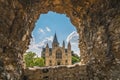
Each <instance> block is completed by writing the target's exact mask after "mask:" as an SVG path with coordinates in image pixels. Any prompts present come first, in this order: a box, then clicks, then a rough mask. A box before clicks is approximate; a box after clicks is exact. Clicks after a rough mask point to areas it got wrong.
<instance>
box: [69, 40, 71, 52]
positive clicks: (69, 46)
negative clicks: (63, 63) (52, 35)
mask: <svg viewBox="0 0 120 80" xmlns="http://www.w3.org/2000/svg"><path fill="white" fill-rule="evenodd" d="M68 50H71V44H70V42H69V43H68Z"/></svg>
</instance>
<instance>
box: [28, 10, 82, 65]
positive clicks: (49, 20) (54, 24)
mask: <svg viewBox="0 0 120 80" xmlns="http://www.w3.org/2000/svg"><path fill="white" fill-rule="evenodd" d="M54 34H56V36H54ZM54 37H56V39H57V41H56V39H55V40H54ZM78 39H79V34H78V33H77V31H76V28H75V27H74V26H73V25H72V23H71V21H70V19H69V18H68V17H66V15H65V14H59V13H55V12H52V11H49V12H48V13H47V14H41V15H40V17H39V18H38V20H37V21H36V23H35V28H34V29H33V31H32V38H31V42H30V45H29V49H28V50H27V53H30V51H31V52H33V53H35V54H36V56H38V57H42V58H43V59H44V62H45V65H46V66H48V65H50V66H51V65H52V64H53V62H54V60H52V58H53V54H54V52H53V51H54V47H59V48H61V49H62V50H63V51H60V50H57V51H56V53H55V56H56V59H62V57H63V58H65V60H64V61H61V62H62V63H63V62H64V64H65V65H67V64H70V62H67V59H68V58H67V57H70V58H71V59H76V60H74V63H75V62H79V60H80V59H79V55H80V51H79V48H78ZM55 42H57V43H55ZM69 42H70V44H71V47H70V48H69V46H68V45H69V44H68V43H69ZM47 44H48V45H47ZM55 44H56V45H57V46H54V45H55ZM46 47H48V48H49V50H48V52H47V53H49V54H48V56H49V57H51V59H49V60H47V59H46V58H47V57H46V50H47V48H46ZM69 49H70V50H69ZM62 52H64V53H63V54H65V55H62ZM69 54H71V55H72V57H71V56H69ZM65 56H66V57H65ZM76 56H77V57H76ZM73 57H74V58H73ZM33 60H35V59H33ZM46 60H47V61H46ZM68 61H69V60H68ZM33 62H34V61H33ZM51 62H52V63H51ZM61 62H60V64H61ZM56 63H57V62H55V63H54V64H56ZM47 64H48V65H47ZM36 66H37V65H36Z"/></svg>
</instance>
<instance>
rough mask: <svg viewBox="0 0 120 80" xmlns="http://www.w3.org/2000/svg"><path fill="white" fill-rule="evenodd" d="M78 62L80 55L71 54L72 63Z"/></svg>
mask: <svg viewBox="0 0 120 80" xmlns="http://www.w3.org/2000/svg"><path fill="white" fill-rule="evenodd" d="M77 62H80V57H79V56H77V55H72V64H75V63H77Z"/></svg>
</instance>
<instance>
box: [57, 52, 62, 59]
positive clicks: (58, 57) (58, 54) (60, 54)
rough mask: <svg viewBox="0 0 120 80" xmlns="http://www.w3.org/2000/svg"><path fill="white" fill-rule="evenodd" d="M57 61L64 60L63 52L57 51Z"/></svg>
mask: <svg viewBox="0 0 120 80" xmlns="http://www.w3.org/2000/svg"><path fill="white" fill-rule="evenodd" d="M56 59H62V52H61V51H60V50H58V51H56Z"/></svg>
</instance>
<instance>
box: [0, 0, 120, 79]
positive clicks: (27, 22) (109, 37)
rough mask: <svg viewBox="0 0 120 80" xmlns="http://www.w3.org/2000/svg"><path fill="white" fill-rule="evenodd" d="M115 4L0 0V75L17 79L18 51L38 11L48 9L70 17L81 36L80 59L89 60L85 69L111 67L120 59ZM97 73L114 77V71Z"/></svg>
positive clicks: (80, 0)
mask: <svg viewBox="0 0 120 80" xmlns="http://www.w3.org/2000/svg"><path fill="white" fill-rule="evenodd" d="M119 6H120V1H119V0H114V1H112V0H67V1H65V0H44V1H43V0H11V1H10V0H1V1H0V72H1V73H0V79H8V80H10V79H13V80H15V79H17V80H21V77H22V74H23V61H22V58H23V57H22V55H23V53H24V52H25V50H26V49H27V46H28V44H29V41H30V37H31V36H30V34H31V31H32V30H33V28H34V23H35V21H36V20H37V19H38V16H39V15H40V14H42V13H47V12H48V11H55V12H57V13H61V14H62V13H64V14H66V15H67V16H68V17H70V19H71V22H72V23H73V25H75V26H76V29H77V31H78V33H79V35H80V37H81V38H80V40H79V47H80V48H81V59H82V63H84V64H87V63H89V64H87V65H88V66H89V65H91V64H92V67H90V68H87V69H91V70H92V71H93V72H95V71H97V69H98V70H101V68H104V70H103V71H102V72H103V73H104V71H106V70H109V69H111V66H113V65H112V64H113V63H115V64H117V63H116V62H118V61H119V60H120V54H119V50H120V36H119V35H120V27H119V26H120V7H119ZM90 63H91V64H90ZM115 64H114V67H115ZM116 69H118V68H116ZM91 70H89V71H90V72H88V73H91V72H92V71H91ZM113 72H114V69H113ZM106 73H109V71H108V72H106ZM118 73H119V72H118ZM96 75H98V73H96ZM94 76H95V75H89V76H88V77H89V78H93V77H94ZM101 76H102V77H105V78H108V77H110V78H112V77H114V76H115V77H116V78H115V79H117V78H118V75H114V76H111V74H108V75H101ZM76 80H77V79H76Z"/></svg>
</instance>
